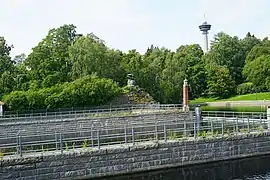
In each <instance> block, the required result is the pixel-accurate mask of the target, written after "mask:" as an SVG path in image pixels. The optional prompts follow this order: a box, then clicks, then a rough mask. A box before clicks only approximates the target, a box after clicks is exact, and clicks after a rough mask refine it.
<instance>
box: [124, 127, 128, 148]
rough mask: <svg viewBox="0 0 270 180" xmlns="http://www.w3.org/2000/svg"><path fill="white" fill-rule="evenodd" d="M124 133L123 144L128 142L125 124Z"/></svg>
mask: <svg viewBox="0 0 270 180" xmlns="http://www.w3.org/2000/svg"><path fill="white" fill-rule="evenodd" d="M124 133H125V144H127V143H128V140H127V125H126V124H125V127H124Z"/></svg>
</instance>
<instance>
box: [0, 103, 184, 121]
mask: <svg viewBox="0 0 270 180" xmlns="http://www.w3.org/2000/svg"><path fill="white" fill-rule="evenodd" d="M181 108H182V105H181V104H137V105H129V106H128V105H126V106H124V105H123V107H115V108H113V107H112V108H104V109H98V108H94V109H88V110H75V111H73V110H72V111H60V112H56V111H55V112H40V113H29V114H9V115H3V116H0V121H1V120H11V119H14V120H17V119H28V120H29V119H34V120H40V119H50V120H51V119H64V118H84V117H88V115H96V114H107V115H113V114H119V113H125V112H130V111H137V112H138V113H140V112H144V113H147V112H152V111H166V110H173V109H181Z"/></svg>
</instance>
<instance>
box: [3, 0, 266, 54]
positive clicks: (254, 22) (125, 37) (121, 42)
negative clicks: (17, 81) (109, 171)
mask: <svg viewBox="0 0 270 180" xmlns="http://www.w3.org/2000/svg"><path fill="white" fill-rule="evenodd" d="M269 7H270V1H269V0H76V1H75V0H1V6H0V25H1V26H0V36H4V37H5V39H6V40H7V42H8V44H12V45H13V46H14V48H13V49H12V52H11V55H12V56H13V57H14V56H15V55H18V54H21V53H25V54H27V55H28V54H29V53H31V49H32V48H33V47H34V46H36V45H37V44H38V42H40V41H41V40H42V39H43V38H44V37H45V36H46V35H47V33H48V31H49V29H52V28H57V27H59V26H61V25H64V24H74V25H75V26H76V27H77V29H76V30H77V33H82V34H87V33H91V32H93V33H94V34H95V35H96V36H98V37H99V38H101V39H103V40H104V41H105V42H106V44H107V45H108V46H109V47H111V48H115V49H120V50H123V51H125V52H127V51H128V50H130V49H137V51H139V52H141V53H144V52H145V50H146V49H147V47H149V46H150V45H151V44H153V45H155V46H159V47H166V48H169V49H172V50H175V49H176V48H177V47H179V46H180V45H186V44H200V45H201V46H202V45H203V36H202V34H201V32H200V31H199V28H198V26H199V25H200V24H201V23H202V22H203V21H204V20H205V19H204V14H205V15H206V20H207V22H208V23H210V24H211V25H212V28H211V31H210V32H209V40H211V39H213V36H214V35H215V34H217V33H218V32H221V31H223V32H225V33H228V34H230V35H233V36H238V37H240V38H243V37H244V36H245V35H246V34H247V32H251V33H252V34H255V35H256V36H257V37H259V38H264V37H269V36H270V21H269V17H270V11H268V9H269Z"/></svg>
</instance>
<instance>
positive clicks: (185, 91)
mask: <svg viewBox="0 0 270 180" xmlns="http://www.w3.org/2000/svg"><path fill="white" fill-rule="evenodd" d="M183 111H185V112H187V111H189V107H188V81H187V79H185V80H184V85H183Z"/></svg>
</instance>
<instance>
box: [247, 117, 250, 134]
mask: <svg viewBox="0 0 270 180" xmlns="http://www.w3.org/2000/svg"><path fill="white" fill-rule="evenodd" d="M247 121H248V133H250V124H249V117H248V118H247Z"/></svg>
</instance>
